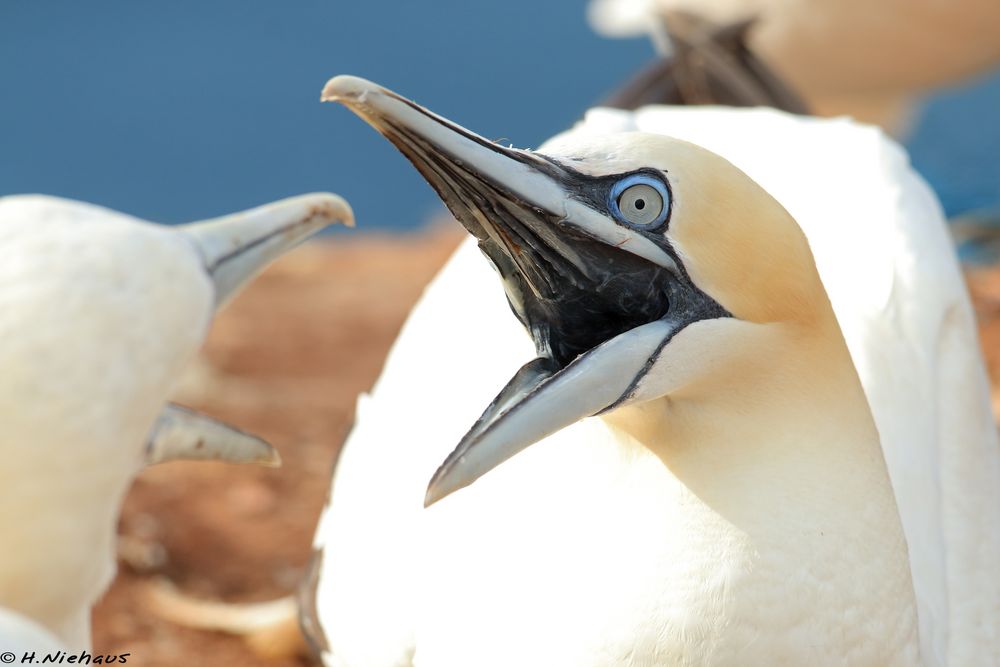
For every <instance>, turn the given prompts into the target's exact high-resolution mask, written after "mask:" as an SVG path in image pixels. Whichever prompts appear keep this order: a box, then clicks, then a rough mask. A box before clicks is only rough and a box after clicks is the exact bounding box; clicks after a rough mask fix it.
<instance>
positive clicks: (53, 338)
mask: <svg viewBox="0 0 1000 667" xmlns="http://www.w3.org/2000/svg"><path fill="white" fill-rule="evenodd" d="M336 220H340V221H344V222H350V220H351V213H350V209H349V208H348V207H347V205H346V203H345V202H344V201H343V200H341V199H340V198H339V197H336V196H334V195H307V196H303V197H299V198H295V199H289V200H285V201H283V202H280V203H276V204H272V205H269V206H263V207H260V208H258V209H254V210H252V211H247V212H244V213H240V214H235V215H233V216H229V217H227V218H220V219H218V220H215V221H210V222H206V223H198V224H194V225H185V226H182V227H176V228H170V227H163V226H159V225H153V224H149V223H146V222H143V221H141V220H137V219H135V218H133V217H130V216H127V215H124V214H121V213H117V212H114V211H110V210H108V209H104V208H101V207H98V206H93V205H89V204H83V203H80V202H72V201H68V200H63V199H56V198H52V197H44V196H11V197H4V198H2V199H0V369H2V372H0V452H2V455H3V465H2V466H0V534H2V535H3V537H4V549H3V553H0V606H2V607H6V608H8V610H10V611H11V612H13V613H15V614H19V615H22V616H24V617H26V618H27V619H30V620H31V621H32V622H35V623H38V624H40V625H41V626H43V627H44V628H46V629H47V630H48V631H49V632H51V633H53V634H54V635H55V636H56V637H57V638H58V639H59V640H60V641H61V642H62V643H64V644H65V645H66V646H67V647H68V648H69V649H71V650H80V649H83V648H87V647H88V646H89V645H90V607H91V605H92V604H93V603H94V602H95V601H96V600H97V598H98V596H99V595H100V594H101V593H102V592H103V591H104V589H105V588H106V587H107V585H108V584H109V583H110V581H111V579H112V577H113V575H114V571H115V536H116V532H115V530H116V524H117V519H118V511H119V507H120V504H121V501H122V498H123V497H124V495H125V492H126V491H127V489H128V487H129V484H130V483H131V481H132V478H133V476H134V475H135V474H136V473H137V472H138V471H139V470H140V469H141V468H142V467H143V465H144V464H145V463H146V458H147V454H148V453H147V451H146V441H147V436H149V435H150V432H151V430H152V429H153V425H154V421H155V420H156V418H157V415H158V414H159V413H160V411H161V410H162V409H163V408H164V405H165V401H166V397H167V395H168V393H169V391H170V390H171V388H172V385H173V383H174V381H175V379H176V378H177V376H178V375H179V373H180V371H181V369H182V368H183V367H184V365H185V364H186V363H187V361H188V360H189V359H190V358H191V356H192V355H193V354H194V353H195V351H196V350H197V349H198V347H199V345H200V344H201V342H202V340H203V338H204V336H205V333H206V330H207V328H208V325H209V323H210V321H211V318H212V314H213V311H214V310H215V307H216V305H217V303H221V302H223V301H224V300H225V299H226V298H227V297H229V296H230V295H231V294H232V293H233V292H234V291H235V290H236V289H237V288H238V287H239V286H240V285H241V284H242V283H243V282H244V281H245V280H247V279H248V278H249V277H251V276H252V275H253V274H255V273H256V271H258V270H259V269H260V268H262V267H263V266H264V265H265V264H266V263H267V262H268V261H270V259H273V258H274V257H275V256H277V255H278V254H280V253H281V252H282V251H283V250H285V249H287V248H288V247H290V246H292V245H294V244H295V243H296V242H297V241H299V240H301V239H303V238H305V237H306V236H308V235H309V234H311V233H312V232H314V231H316V230H318V229H319V228H321V227H323V226H325V225H326V224H329V223H331V222H333V221H336ZM220 428H221V427H220ZM174 435H175V436H176V433H174ZM209 436H210V437H211V438H215V437H217V436H218V432H213V433H210V434H209ZM154 439H155V438H154ZM230 444H231V443H230ZM157 452H158V455H160V454H162V452H160V450H157ZM171 454H172V455H177V452H176V448H175V449H174V450H172V451H171ZM154 458H155V457H154ZM12 617H13V616H12ZM7 627H10V626H7ZM0 648H7V646H6V645H5V646H3V647H0Z"/></svg>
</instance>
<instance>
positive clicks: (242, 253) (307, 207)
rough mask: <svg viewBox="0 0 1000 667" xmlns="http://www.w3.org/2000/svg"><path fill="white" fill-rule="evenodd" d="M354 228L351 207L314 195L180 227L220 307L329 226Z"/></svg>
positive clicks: (339, 200) (335, 198) (336, 199)
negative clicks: (337, 224)
mask: <svg viewBox="0 0 1000 667" xmlns="http://www.w3.org/2000/svg"><path fill="white" fill-rule="evenodd" d="M335 222H340V223H343V224H345V225H347V226H348V227H353V226H354V214H353V212H352V211H351V207H350V206H349V205H348V203H347V202H346V201H344V200H343V199H342V198H341V197H338V196H337V195H333V194H326V193H323V194H309V195H300V196H298V197H291V198H289V199H283V200H281V201H278V202H274V203H272V204H265V205H264V206H258V207H257V208H253V209H250V210H249V211H242V212H240V213H233V214H231V215H226V216H223V217H221V218H215V219H213V220H206V221H204V222H193V223H190V224H187V225H181V226H180V227H178V229H179V230H180V231H181V232H182V233H184V234H186V235H187V236H188V237H190V238H191V239H193V240H194V243H195V245H196V246H197V248H198V250H199V252H200V253H201V256H202V259H203V261H204V265H205V270H206V271H208V274H209V275H210V276H211V278H212V282H214V283H215V303H216V305H217V306H221V305H223V304H225V303H226V301H228V300H229V298H230V297H232V296H233V294H235V293H236V291H237V290H238V289H239V288H240V287H241V286H242V285H243V284H244V283H246V282H247V281H248V280H250V278H252V277H253V276H255V275H256V274H257V273H258V272H259V271H260V270H261V269H263V268H264V267H265V266H267V265H268V264H269V263H270V262H271V261H272V260H274V259H276V258H277V257H278V256H280V255H281V254H283V253H284V252H286V251H288V250H289V249H291V248H292V247H294V246H295V245H297V244H298V243H300V242H301V241H303V240H305V239H306V238H308V237H309V236H311V235H312V234H314V233H315V232H317V231H319V230H320V229H322V228H323V227H326V226H327V225H330V224H333V223H335Z"/></svg>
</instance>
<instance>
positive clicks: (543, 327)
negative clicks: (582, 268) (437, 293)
mask: <svg viewBox="0 0 1000 667" xmlns="http://www.w3.org/2000/svg"><path fill="white" fill-rule="evenodd" d="M573 236H575V235H574V234H564V237H568V238H564V239H562V243H564V244H566V245H567V246H569V247H571V248H572V250H573V251H574V252H575V253H577V254H578V255H579V256H580V257H581V258H582V261H583V262H584V263H585V264H586V266H587V273H586V274H583V275H581V274H579V273H576V274H574V272H573V271H571V270H567V269H566V268H565V267H566V265H567V264H570V262H568V261H566V260H562V261H557V262H546V261H545V260H543V259H541V257H540V255H541V253H540V252H536V251H535V248H536V247H537V246H535V245H534V244H532V245H531V246H528V248H530V249H529V250H527V251H525V250H522V252H523V253H524V254H528V255H533V257H531V258H530V259H529V260H528V263H530V264H531V265H532V266H533V267H535V268H536V270H535V271H532V272H523V271H521V270H520V269H519V266H520V264H515V262H513V261H511V260H510V259H509V255H508V254H507V249H506V248H501V247H499V246H498V245H497V244H495V243H490V242H485V243H484V242H481V243H480V247H482V249H483V251H484V252H485V253H486V254H487V255H488V256H489V257H490V259H491V260H492V261H493V263H494V264H495V265H496V266H497V268H498V269H499V271H500V274H501V276H502V277H503V281H504V287H505V289H506V291H507V295H508V300H509V301H510V302H511V308H512V309H513V310H514V313H515V314H516V315H517V317H518V319H520V320H521V323H522V324H524V326H525V327H526V328H527V329H528V331H529V332H530V334H531V337H532V339H533V340H534V341H535V348H536V350H537V351H538V354H539V356H542V357H549V358H551V359H552V360H553V361H555V362H556V364H558V366H559V367H560V368H564V367H565V366H566V365H568V364H569V363H570V362H571V361H573V359H575V358H576V357H578V356H579V355H581V354H583V353H584V352H587V351H588V350H591V349H593V348H595V347H597V346H598V345H600V344H601V343H603V342H605V341H607V340H610V339H611V338H614V337H615V336H618V335H619V334H622V333H625V332H626V331H629V330H631V329H634V328H635V327H638V326H641V325H643V324H648V323H649V322H653V321H655V320H658V319H661V318H662V317H664V316H665V315H666V314H667V311H668V310H669V308H670V299H669V296H668V295H669V292H670V289H669V287H670V280H671V279H672V276H671V274H670V273H669V272H668V271H666V270H665V269H662V268H660V267H657V266H655V265H653V264H652V263H650V262H648V261H646V260H643V259H641V258H638V257H636V256H635V255H632V254H631V253H627V252H625V251H622V250H618V249H617V248H614V247H611V246H607V245H605V244H603V243H600V242H598V241H594V240H592V239H589V238H585V237H579V238H573ZM522 263H523V262H522ZM570 265H571V264H570ZM571 266H572V265H571ZM541 272H544V274H545V275H544V279H543V280H542V281H538V280H536V279H535V274H537V273H541ZM579 278H583V279H582V280H581V279H579Z"/></svg>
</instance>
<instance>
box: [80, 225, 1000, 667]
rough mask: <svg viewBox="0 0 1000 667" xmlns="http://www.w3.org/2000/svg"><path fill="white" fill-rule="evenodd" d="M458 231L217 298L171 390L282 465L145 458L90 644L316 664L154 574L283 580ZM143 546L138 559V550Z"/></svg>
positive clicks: (977, 284)
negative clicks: (254, 644)
mask: <svg viewBox="0 0 1000 667" xmlns="http://www.w3.org/2000/svg"><path fill="white" fill-rule="evenodd" d="M458 240H459V236H458V235H457V233H451V232H450V231H446V230H437V229H435V230H432V231H429V232H425V233H423V234H421V235H418V236H413V237H409V238H405V237H404V238H396V239H392V240H390V239H381V238H375V237H362V238H361V239H347V238H346V237H338V238H337V239H336V240H335V241H334V242H317V243H313V244H311V245H308V246H305V247H303V248H301V249H299V250H297V251H296V252H294V253H292V254H291V255H289V256H288V257H286V258H285V259H283V260H281V261H279V262H278V263H276V264H275V265H274V266H273V267H271V268H270V269H269V270H268V271H267V272H266V273H264V275H262V276H261V277H260V278H259V279H258V280H257V281H256V282H255V283H254V284H253V285H252V286H251V287H250V288H249V289H248V290H247V291H246V292H245V293H244V294H243V295H242V296H240V297H239V298H238V299H237V300H236V301H235V302H234V303H233V304H232V305H230V306H229V307H228V308H227V309H226V311H225V312H224V313H222V314H221V315H220V316H219V318H218V320H217V321H216V323H215V326H214V327H213V329H212V333H211V335H210V336H209V339H208V343H207V344H206V346H205V349H204V352H203V353H202V355H201V357H200V358H199V360H198V362H197V363H196V364H194V366H193V368H192V369H191V372H190V373H189V374H188V376H187V377H186V378H185V380H184V382H183V383H182V385H181V387H180V388H179V391H178V396H177V398H178V399H179V400H180V401H181V402H183V403H186V404H188V405H191V406H193V407H195V408H198V409H201V410H204V411H206V412H208V413H209V414H212V415H214V416H217V417H220V418H222V419H224V420H227V421H229V422H231V423H233V424H236V425H239V426H241V427H243V428H246V429H248V430H251V431H253V432H255V433H258V434H260V435H262V436H264V437H265V438H267V439H268V440H270V441H271V442H272V443H274V444H276V445H277V446H278V447H279V449H280V451H281V455H282V458H283V459H284V465H283V467H282V468H281V469H279V470H271V469H263V468H255V467H249V466H229V465H223V464H206V463H174V464H167V465H163V466H158V467H156V468H153V469H151V470H148V471H146V472H144V473H143V474H142V475H141V476H140V477H139V479H138V480H137V481H136V483H135V486H134V487H133V489H132V491H131V493H130V495H129V497H128V499H127V501H126V503H125V509H124V513H123V515H122V520H121V528H120V532H121V534H122V535H123V536H125V538H126V540H127V541H128V542H129V543H132V544H137V545H138V549H137V550H138V552H139V556H138V559H137V560H139V561H141V560H142V559H143V558H144V557H150V556H154V557H155V556H157V553H158V552H159V553H160V554H161V556H162V555H165V556H166V558H165V560H164V561H163V562H162V564H157V562H156V561H157V560H158V558H151V559H150V563H148V564H147V565H146V566H145V567H143V566H142V563H141V562H140V563H139V567H140V569H142V570H143V572H137V571H136V569H135V567H134V566H130V565H128V564H125V563H123V564H122V565H121V572H120V574H119V576H118V578H117V580H116V581H115V583H114V585H113V586H112V588H111V590H110V592H109V593H108V594H107V596H106V597H105V598H104V600H103V602H101V604H100V605H98V607H97V609H96V611H95V613H94V647H95V650H97V651H99V652H106V653H122V652H130V653H131V654H132V657H131V658H130V659H129V662H130V663H132V664H136V665H142V666H144V667H160V666H163V667H166V666H175V665H246V666H251V667H252V666H254V665H269V666H270V667H291V666H293V665H295V666H299V665H310V664H314V663H313V662H312V661H311V660H310V659H308V658H305V657H300V658H294V659H280V660H277V661H274V660H270V661H268V660H264V659H262V658H260V657H258V656H256V655H255V654H254V653H252V652H251V651H250V650H249V649H248V648H247V647H246V646H245V644H244V643H243V642H242V641H240V640H239V639H235V638H233V637H230V636H227V635H223V634H218V633H212V632H203V631H196V630H189V629H185V628H181V627H178V626H176V625H173V624H171V623H169V622H167V621H164V620H162V619H160V618H159V617H157V616H156V615H155V614H152V613H150V611H149V610H148V608H147V605H146V604H145V598H144V595H143V592H144V590H145V588H144V586H145V584H146V583H147V582H148V581H149V580H150V577H151V576H152V575H153V574H162V575H166V576H167V577H169V578H170V579H172V580H173V581H174V582H176V583H177V584H178V585H179V586H180V587H181V588H182V589H183V590H184V591H185V592H187V593H190V594H193V595H197V596H199V597H204V598H210V599H222V600H230V601H249V600H269V599H273V598H277V597H279V596H282V595H285V594H287V593H289V592H290V591H291V590H292V589H293V587H294V586H295V584H296V582H297V581H298V579H299V577H300V576H301V574H302V571H303V568H304V566H305V564H306V562H307V560H308V558H309V553H310V544H311V540H312V533H313V528H314V526H315V523H316V519H317V517H318V515H319V512H320V509H321V507H322V504H323V501H324V499H325V494H326V489H327V484H328V483H329V473H330V470H331V466H332V465H333V461H334V458H335V457H336V455H337V452H338V450H339V448H340V445H341V443H342V441H343V439H344V436H345V435H346V433H347V429H348V426H349V424H350V422H351V418H352V413H353V410H354V400H355V397H356V395H357V394H358V392H360V391H364V390H366V389H368V388H369V387H370V386H371V384H372V382H373V381H374V379H375V377H376V375H377V374H378V372H379V369H380V367H381V364H382V361H383V359H384V357H385V354H386V352H387V350H388V348H389V345H390V344H391V343H392V341H393V339H394V338H395V336H396V334H397V332H398V330H399V327H400V325H401V324H402V322H403V319H404V317H405V316H406V313H407V312H408V311H409V309H410V307H411V306H412V304H413V303H414V302H415V301H416V299H417V297H418V296H419V295H420V292H421V290H422V289H423V287H424V285H425V284H426V282H427V281H428V280H429V279H430V277H431V276H432V275H433V274H434V273H435V271H436V270H437V268H438V267H439V266H440V265H441V264H442V262H443V261H444V259H445V258H446V257H447V256H448V255H449V254H450V252H451V250H452V249H453V248H454V247H455V245H456V244H457V242H458ZM970 285H971V286H972V288H973V294H974V295H975V298H976V303H977V310H978V314H979V316H980V318H981V320H982V322H983V326H982V329H981V330H982V335H983V341H984V343H985V346H986V349H987V351H988V352H991V354H989V355H988V356H989V358H990V371H991V374H992V375H993V377H994V378H997V377H1000V317H998V315H1000V271H993V272H988V271H987V272H979V273H977V274H975V275H971V276H970ZM133 560H135V559H133Z"/></svg>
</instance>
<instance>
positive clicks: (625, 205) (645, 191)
mask: <svg viewBox="0 0 1000 667" xmlns="http://www.w3.org/2000/svg"><path fill="white" fill-rule="evenodd" d="M610 204H611V212H612V213H613V214H614V216H615V217H616V218H618V220H620V221H621V222H624V223H625V224H627V225H631V226H633V227H639V228H642V229H651V228H654V227H659V226H660V225H661V224H663V221H664V220H666V219H667V215H668V214H669V213H670V191H669V190H668V189H667V186H666V185H665V184H664V183H663V181H661V180H659V179H658V178H654V177H652V176H647V175H645V174H632V175H631V176H626V177H625V178H623V179H622V180H620V181H618V182H617V183H615V186H614V187H613V188H611V202H610Z"/></svg>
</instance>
